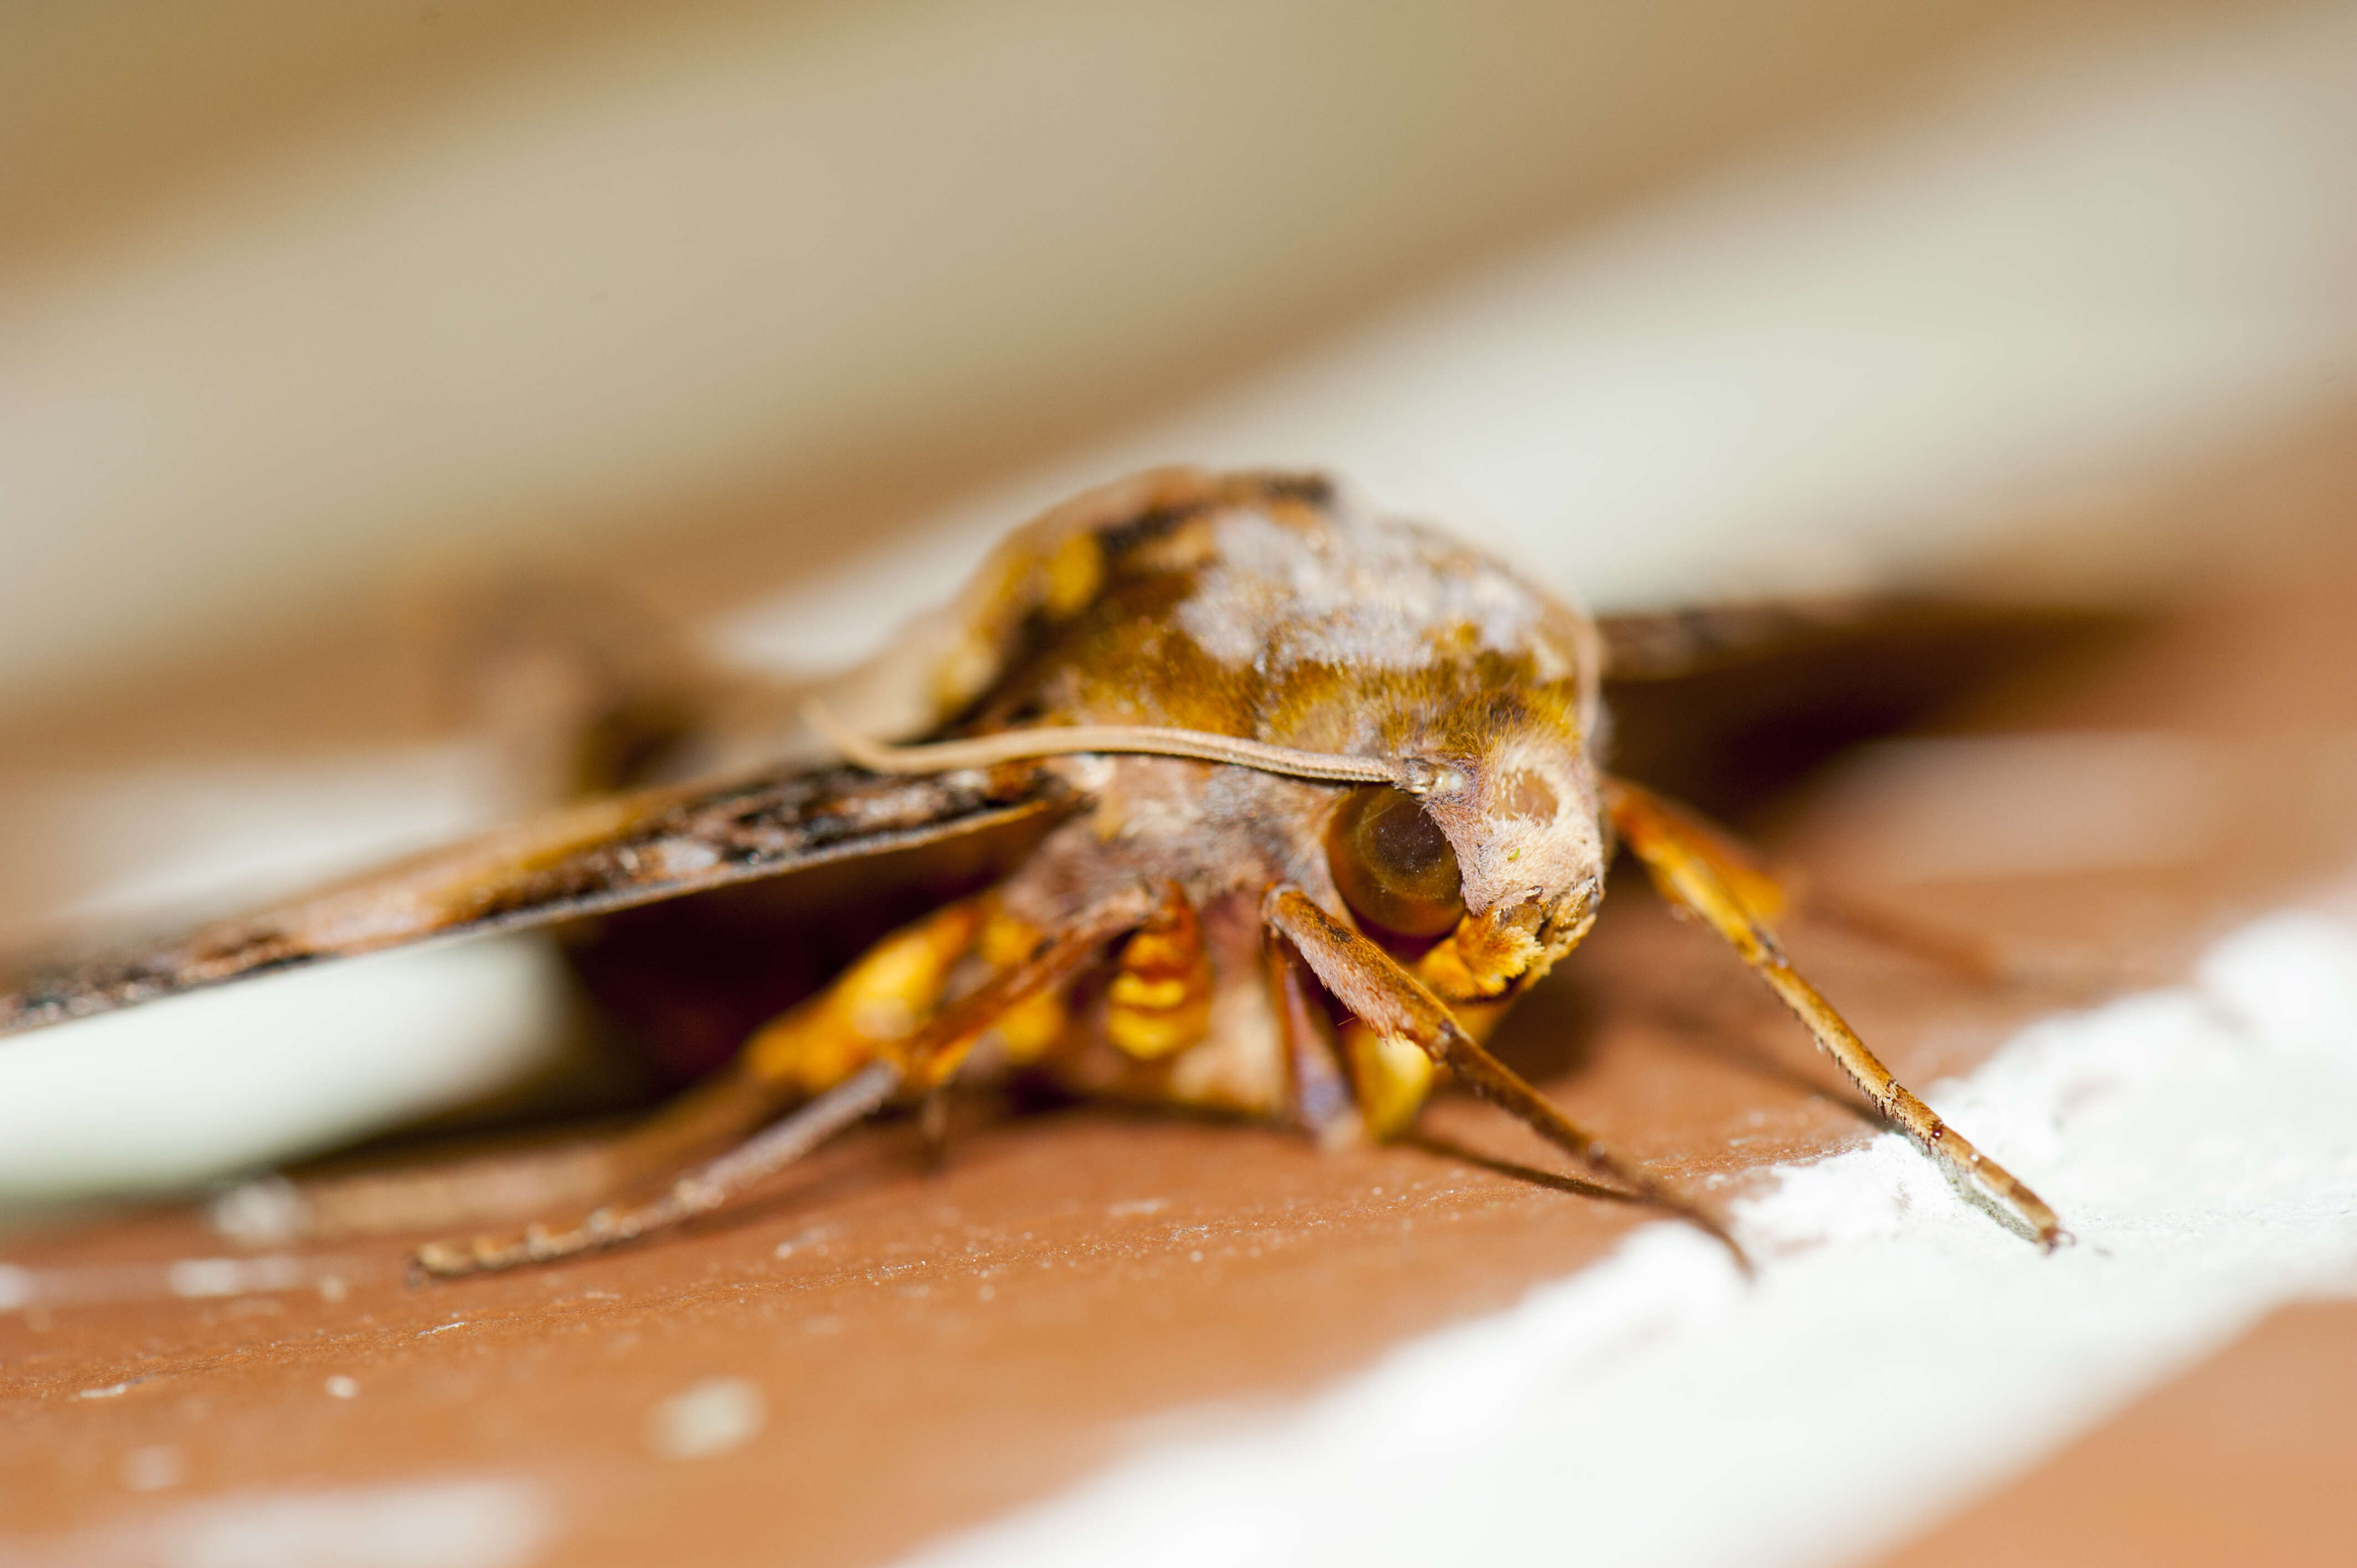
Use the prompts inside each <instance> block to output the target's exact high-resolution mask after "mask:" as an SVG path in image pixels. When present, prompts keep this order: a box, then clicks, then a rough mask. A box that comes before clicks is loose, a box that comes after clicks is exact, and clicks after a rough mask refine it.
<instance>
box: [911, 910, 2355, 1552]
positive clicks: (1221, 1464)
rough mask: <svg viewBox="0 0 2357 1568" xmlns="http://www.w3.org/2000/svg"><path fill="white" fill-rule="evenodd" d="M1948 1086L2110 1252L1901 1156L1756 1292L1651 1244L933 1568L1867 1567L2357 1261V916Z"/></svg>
mask: <svg viewBox="0 0 2357 1568" xmlns="http://www.w3.org/2000/svg"><path fill="white" fill-rule="evenodd" d="M1927 1098H1928V1099H1930V1101H1932V1104H1933V1105H1934V1106H1935V1108H1936V1109H1938V1110H1939V1111H1940V1112H1941V1113H1942V1114H1943V1115H1946V1116H1950V1117H1952V1118H1953V1119H1954V1120H1955V1121H1957V1122H1959V1123H1960V1124H1962V1125H1964V1126H1968V1127H1970V1128H1972V1129H1973V1130H1974V1132H1975V1133H1976V1134H1978V1135H1980V1136H1981V1137H1982V1138H1983V1139H1984V1140H1985V1141H1986V1144H1988V1146H1990V1147H1991V1148H1993V1149H1997V1150H2001V1151H2003V1153H2004V1155H2005V1156H2006V1158H2007V1160H2008V1161H2009V1162H2015V1163H2016V1166H2017V1168H2018V1169H2019V1170H2020V1171H2021V1172H2022V1173H2023V1174H2024V1175H2025V1176H2027V1177H2028V1178H2029V1179H2030V1180H2031V1181H2033V1182H2035V1183H2036V1184H2037V1186H2038V1187H2039V1188H2040V1190H2041V1191H2044V1192H2046V1193H2047V1194H2048V1195H2049V1196H2050V1197H2052V1198H2053V1200H2054V1201H2055V1203H2056V1205H2057V1206H2058V1207H2059V1208H2061V1211H2062V1212H2063V1213H2065V1214H2067V1215H2069V1216H2070V1218H2071V1221H2072V1227H2073V1229H2074V1230H2076V1231H2077V1233H2078V1235H2079V1237H2080V1240H2081V1243H2082V1244H2081V1245H2079V1246H2077V1247H2075V1248H2070V1249H2066V1250H2064V1251H2061V1252H2057V1253H2053V1254H2045V1253H2041V1252H2040V1251H2037V1250H2036V1249H2035V1248H2033V1247H2030V1246H2028V1245H2026V1244H2024V1243H2023V1242H2021V1241H2019V1240H2016V1239H2015V1238H2013V1237H2012V1236H2010V1235H2008V1234H2007V1233H2006V1232H2005V1231H2003V1230H1999V1229H1997V1228H1996V1226H1993V1225H1991V1224H1989V1223H1988V1221H1987V1219H1986V1217H1985V1216H1984V1215H1982V1214H1981V1213H1980V1212H1979V1211H1978V1210H1977V1209H1975V1208H1971V1207H1969V1206H1967V1205H1966V1204H1965V1203H1964V1201H1963V1200H1962V1199H1960V1198H1958V1197H1956V1196H1955V1194H1954V1193H1953V1190H1952V1189H1951V1188H1950V1187H1948V1186H1947V1185H1946V1184H1945V1182H1943V1180H1942V1178H1941V1177H1940V1176H1939V1174H1938V1173H1937V1172H1936V1171H1935V1170H1934V1169H1933V1168H1932V1165H1930V1163H1929V1162H1927V1161H1925V1160H1924V1159H1923V1157H1922V1156H1921V1155H1920V1154H1918V1153H1917V1152H1916V1151H1915V1150H1914V1149H1913V1148H1912V1147H1911V1146H1910V1145H1909V1144H1907V1143H1906V1142H1905V1141H1904V1140H1903V1139H1900V1138H1899V1137H1897V1136H1895V1135H1884V1136H1879V1137H1877V1138H1875V1139H1874V1140H1872V1141H1871V1142H1870V1143H1868V1144H1866V1145H1865V1146H1863V1147H1860V1148H1857V1149H1856V1150H1853V1151H1852V1152H1850V1153H1847V1154H1843V1155H1835V1156H1834V1157H1832V1158H1828V1159H1824V1160H1820V1161H1816V1162H1814V1163H1813V1164H1806V1165H1794V1166H1790V1167H1785V1168H1784V1169H1783V1170H1782V1171H1781V1179H1780V1180H1779V1181H1778V1183H1777V1184H1776V1186H1775V1187H1774V1188H1773V1190H1771V1191H1770V1192H1769V1193H1767V1194H1766V1195H1765V1196H1763V1197H1759V1198H1756V1199H1753V1200H1751V1201H1749V1202H1746V1203H1742V1204H1739V1205H1738V1206H1737V1207H1736V1209H1735V1220H1736V1228H1737V1230H1738V1234H1740V1235H1741V1236H1742V1237H1743V1238H1744V1240H1745V1241H1746V1243H1747V1245H1748V1246H1749V1248H1750V1249H1751V1251H1752V1253H1753V1255H1754V1257H1755V1258H1757V1259H1758V1260H1759V1262H1760V1278H1759V1279H1758V1281H1757V1282H1756V1283H1753V1284H1751V1285H1750V1286H1749V1287H1746V1286H1745V1285H1744V1284H1743V1283H1741V1282H1740V1281H1739V1280H1738V1278H1737V1276H1736V1274H1735V1272H1734V1270H1733V1269H1732V1268H1731V1267H1730V1266H1729V1265H1728V1263H1727V1258H1726V1255H1725V1253H1724V1252H1723V1251H1721V1250H1720V1249H1719V1248H1717V1246H1715V1245H1714V1244H1713V1243H1711V1242H1710V1241H1709V1240H1707V1239H1706V1238H1705V1237H1703V1236H1700V1235H1698V1234H1696V1233H1695V1231H1694V1230H1691V1229H1690V1228H1688V1227H1685V1226H1680V1225H1673V1224H1656V1225H1650V1226H1647V1227H1645V1228H1644V1229H1642V1230H1639V1231H1638V1232H1637V1233H1636V1234H1634V1235H1633V1236H1631V1238H1630V1239H1629V1240H1628V1241H1627V1242H1625V1243H1624V1244H1623V1245H1622V1246H1621V1248H1620V1250H1619V1251H1617V1252H1616V1253H1614V1254H1613V1255H1612V1256H1611V1257H1609V1259H1607V1260H1606V1261H1605V1262H1602V1263H1599V1264H1598V1265H1597V1266H1596V1267H1594V1268H1591V1269H1589V1270H1587V1272H1585V1273H1580V1274H1577V1275H1575V1276H1573V1277H1572V1278H1570V1279H1567V1280H1565V1281H1563V1282H1562V1283H1556V1284H1551V1285H1547V1286H1544V1287H1542V1288H1540V1289H1539V1290H1537V1291H1534V1292H1533V1293H1532V1294H1531V1295H1530V1296H1528V1297H1527V1298H1526V1299H1525V1300H1523V1303H1522V1304H1521V1305H1517V1306H1515V1307H1513V1308H1512V1309H1511V1310H1509V1311H1506V1312H1503V1313H1501V1314H1498V1315H1496V1316H1491V1317H1487V1318H1483V1319H1480V1320H1478V1321H1475V1322H1472V1323H1468V1324H1464V1325H1461V1326H1458V1327H1454V1328H1450V1329H1447V1330H1444V1331H1442V1332H1440V1333H1437V1334H1434V1335H1431V1336H1428V1337H1426V1338H1424V1339H1422V1340H1419V1341H1416V1342H1415V1343H1411V1344H1409V1345H1407V1346H1405V1347H1404V1348H1400V1349H1398V1350H1396V1351H1394V1353H1393V1354H1391V1355H1390V1356H1389V1357H1387V1358H1386V1359H1383V1361H1382V1362H1380V1363H1379V1364H1377V1365H1376V1366H1374V1367H1372V1368H1371V1369H1368V1370H1366V1371H1364V1372H1362V1373H1361V1374H1359V1375H1357V1376H1355V1377H1353V1378H1351V1379H1350V1380H1347V1381H1345V1382H1343V1383H1342V1384H1341V1385H1340V1386H1339V1387H1337V1388H1334V1389H1332V1390H1330V1391H1328V1392H1327V1393H1325V1394H1323V1395H1321V1396H1319V1397H1318V1398H1316V1399H1314V1400H1312V1401H1310V1402H1308V1403H1307V1404H1306V1405H1302V1406H1300V1407H1297V1408H1295V1409H1292V1410H1290V1411H1286V1412H1281V1413H1279V1412H1261V1413H1259V1414H1257V1415H1246V1414H1243V1413H1238V1412H1228V1413H1227V1414H1225V1415H1224V1416H1222V1415H1220V1414H1218V1413H1217V1412H1214V1413H1213V1415H1212V1416H1211V1418H1210V1419H1211V1420H1212V1421H1214V1422H1216V1423H1220V1424H1222V1425H1224V1427H1225V1430H1224V1431H1221V1432H1218V1433H1217V1434H1215V1435H1211V1436H1207V1437H1203V1438H1201V1439H1200V1440H1197V1441H1193V1442H1187V1443H1180V1444H1166V1445H1162V1446H1157V1447H1155V1448H1152V1449H1149V1450H1147V1451H1146V1452H1143V1453H1139V1454H1136V1455H1134V1456H1132V1457H1129V1458H1127V1459H1125V1460H1123V1461H1121V1462H1120V1463H1118V1464H1115V1465H1114V1466H1112V1467H1110V1468H1108V1469H1107V1470H1105V1471H1104V1472H1103V1473H1102V1474H1101V1475H1099V1476H1098V1477H1095V1478H1094V1479H1092V1480H1091V1481H1089V1482H1087V1483H1085V1484H1083V1485H1082V1486H1081V1487H1077V1488H1075V1489H1074V1490H1072V1491H1071V1492H1069V1493H1067V1494H1065V1495H1064V1496H1062V1497H1060V1498H1055V1499H1053V1500H1050V1501H1049V1502H1046V1503H1044V1504H1040V1505H1038V1506H1036V1507H1033V1508H1030V1509H1026V1510H1024V1511H1023V1512H1021V1513H1019V1514H1017V1515H1016V1516H1014V1517H1012V1518H1010V1519H1008V1520H1005V1521H1004V1522H1002V1523H999V1524H996V1525H993V1526H990V1527H988V1528H986V1529H983V1530H976V1531H974V1532H973V1533H971V1534H969V1535H967V1536H965V1537H963V1538H962V1539H959V1540H955V1541H949V1542H945V1543H943V1544H942V1545H940V1546H938V1547H936V1548H934V1549H932V1550H931V1551H928V1552H922V1553H920V1554H919V1555H918V1556H917V1557H916V1558H914V1559H913V1560H912V1561H913V1562H915V1563H921V1564H924V1565H925V1568H996V1565H999V1564H1010V1565H1011V1564H1017V1563H1020V1564H1023V1565H1024V1568H1053V1565H1055V1564H1060V1563H1072V1564H1080V1563H1127V1564H1132V1565H1133V1568H1137V1565H1151V1564H1160V1563H1168V1564H1172V1565H1174V1568H1176V1565H1178V1564H1194V1563H1223V1564H1254V1563H1268V1564H1277V1563H1284V1564H1288V1565H1293V1564H1318V1563H1331V1564H1335V1565H1336V1568H1380V1565H1382V1564H1386V1563H1400V1564H1403V1565H1405V1564H1416V1565H1419V1568H1421V1565H1424V1564H1429V1563H1488V1564H1497V1565H1504V1564H1512V1563H1562V1562H1566V1561H1570V1560H1575V1559H1576V1560H1577V1561H1580V1562H1584V1563H1613V1564H1616V1565H1621V1568H1642V1565H1647V1564H1679V1565H1700V1564H1727V1565H1729V1568H1734V1565H1738V1564H1740V1565H1742V1568H1763V1565H1774V1564H1780V1563H1794V1564H1798V1563H1840V1562H1852V1561H1857V1560H1859V1559H1860V1558H1863V1557H1866V1556H1867V1555H1869V1554H1871V1553H1873V1552H1878V1551H1879V1550H1882V1549H1885V1548H1887V1547H1889V1545H1891V1544H1892V1543H1894V1542H1896V1541H1900V1540H1902V1539H1904V1538H1906V1537H1907V1536H1908V1535H1910V1533H1912V1532H1914V1531H1916V1530H1920V1529H1921V1528H1922V1527H1924V1526H1925V1525H1927V1524H1929V1523H1930V1522H1931V1521H1932V1520H1936V1519H1938V1518H1939V1517H1941V1516H1942V1515H1943V1514H1944V1513H1945V1512H1947V1511H1948V1510H1950V1509H1953V1508H1954V1507H1956V1506H1957V1505H1959V1504H1960V1503H1962V1502H1964V1500H1966V1499H1967V1498H1971V1497H1973V1496H1975V1495H1976V1494H1978V1493H1980V1492H1982V1491H1983V1490H1985V1489H1986V1488H1987V1487H1991V1486H1994V1485H1996V1484H1997V1483H1998V1482H1999V1481H2001V1480H2002V1479H2003V1478H2005V1477H2007V1475H2009V1474H2011V1473H2014V1472H2017V1471H2019V1470H2021V1469H2024V1468H2026V1467H2029V1466H2033V1465H2035V1464H2037V1463H2038V1462H2039V1460H2040V1458H2041V1457H2042V1456H2043V1455H2045V1454H2047V1453H2049V1452H2050V1451H2051V1450H2052V1449H2053V1448H2054V1447H2056V1446H2057V1445H2058V1444H2061V1443H2063V1442H2065V1441H2067V1440H2068V1439H2069V1438H2070V1437H2071V1436H2072V1435H2073V1434H2076V1433H2078V1432H2081V1431H2083V1430H2084V1429H2085V1428H2087V1427H2088V1426H2090V1425H2092V1424H2093V1423H2096V1422H2098V1421H2100V1420H2102V1419H2103V1418H2104V1416H2105V1415H2107V1414H2108V1413H2110V1412H2113V1411H2114V1410H2116V1409H2117V1408H2119V1407H2120V1406H2121V1405H2122V1404H2124V1403H2126V1402H2127V1401H2128V1400H2130V1399H2131V1398H2133V1397H2134V1396H2135V1395H2136V1393H2137V1392H2138V1391H2141V1390H2142V1389H2144V1388H2147V1387H2148V1386H2149V1385H2151V1384H2152V1383H2154V1382H2156V1381H2158V1380H2162V1379H2164V1378H2167V1377H2169V1376H2170V1375H2172V1374H2173V1373H2174V1372H2176V1371H2177V1370H2179V1369H2181V1368H2183V1367H2184V1366H2186V1365H2188V1364H2189V1363H2191V1362H2193V1361H2196V1360H2199V1359H2202V1358H2204V1357H2206V1356H2208V1355H2210V1354H2212V1353H2213V1352H2214V1351H2215V1350H2216V1349H2218V1348H2221V1347H2222V1346H2223V1345H2225V1344H2226V1343H2228V1342H2229V1341H2231V1340H2232V1339H2233V1338H2234V1337H2237V1336H2238V1335H2240V1334H2241V1333H2243V1332H2244V1330H2245V1329H2246V1328H2247V1327H2248V1326H2251V1325H2252V1324H2253V1323H2255V1321H2256V1320H2257V1319H2258V1318H2260V1317H2261V1316H2265V1315H2266V1313H2267V1312H2269V1311H2270V1310H2272V1309H2273V1308H2274V1307H2276V1305H2280V1304H2282V1303H2285V1302H2287V1301H2291V1300H2294V1299H2297V1298H2298V1297H2300V1296H2302V1295H2304V1294H2322V1293H2328V1292H2331V1291H2335V1290H2342V1289H2345V1288H2346V1282H2347V1281H2348V1280H2349V1279H2350V1278H2351V1277H2352V1271H2353V1270H2357V1202H2352V1193H2357V1145H2352V1143H2351V1140H2350V1137H2349V1132H2348V1130H2349V1128H2350V1127H2352V1125H2357V930H2352V929H2351V927H2350V925H2349V924H2347V923H2345V922H2343V921H2341V920H2338V919H2330V918H2324V917H2322V916H2320V915H2317V914H2310V913H2289V914H2282V915H2277V916H2275V917H2272V918H2267V919H2265V920H2262V921H2259V922H2258V923H2256V924H2255V925H2252V926H2250V927H2247V928H2245V929H2243V930H2242V931H2240V932H2238V933H2236V934H2234V935H2233V936H2231V937H2229V938H2227V939H2226V940H2223V941H2222V942H2220V943H2219V944H2218V945H2217V946H2216V947H2214V948H2212V950H2210V952H2209V953H2208V954H2207V955H2206V956H2205V957H2204V958H2203V959H2202V960H2201V963H2200V964H2199V966H2198V969H2197V972H2196V974H2195V976H2194V978H2193V979H2192V980H2191V981H2190V983H2188V984H2186V985H2184V986H2182V987H2179V988H2175V989H2169V990H2162V991H2155V992H2150V993H2145V994H2141V995H2135V996H2129V997H2126V998H2123V999H2121V1000H2119V1001H2116V1002H2114V1003H2111V1004H2107V1005H2104V1006H2103V1007H2100V1008H2096V1009H2094V1010H2092V1011H2089V1012H2086V1013H2082V1014H2077V1015H2064V1016H2058V1017H2054V1018H2050V1019H2048V1020H2045V1021H2043V1022H2040V1023H2039V1024H2036V1025H2033V1026H2030V1027H2029V1028H2028V1029H2026V1030H2024V1031H2023V1032H2022V1033H2021V1034H2020V1035H2018V1036H2016V1037H2015V1038H2014V1040H2013V1041H2012V1042H2011V1043H2010V1044H2008V1045H2007V1046H2006V1047H2004V1048H2003V1049H2002V1050H2001V1051H2000V1052H1999V1053H1998V1054H1997V1056H1996V1058H1993V1059H1992V1060H1990V1061H1989V1062H1988V1063H1987V1064H1986V1065H1985V1066H1984V1067H1983V1068H1981V1069H1979V1070H1978V1071H1976V1072H1975V1073H1974V1074H1973V1075H1972V1076H1971V1077H1970V1078H1969V1079H1965V1080H1964V1081H1962V1082H1949V1083H1946V1084H1943V1085H1940V1086H1936V1087H1935V1088H1934V1089H1933V1090H1932V1093H1931V1094H1930V1095H1929V1096H1928V1097H1927ZM1211 1262H1213V1263H1214V1264H1216V1263H1217V1262H1218V1260H1217V1259H1216V1258H1214V1259H1212V1260H1211Z"/></svg>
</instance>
